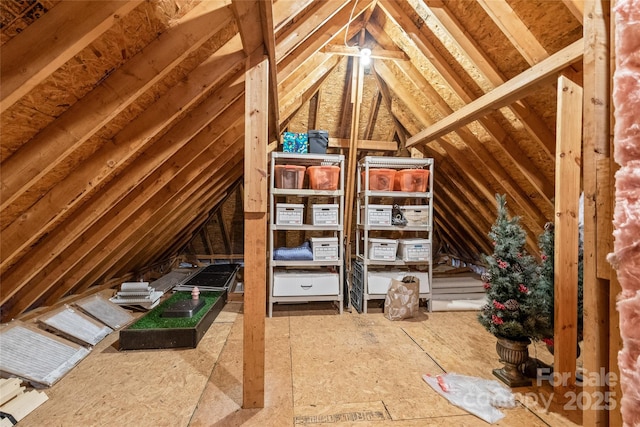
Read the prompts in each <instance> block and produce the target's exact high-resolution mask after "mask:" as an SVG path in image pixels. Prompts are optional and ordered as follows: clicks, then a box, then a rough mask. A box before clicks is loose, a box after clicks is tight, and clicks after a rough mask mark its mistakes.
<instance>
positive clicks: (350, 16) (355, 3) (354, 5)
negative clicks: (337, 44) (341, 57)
mask: <svg viewBox="0 0 640 427" xmlns="http://www.w3.org/2000/svg"><path fill="white" fill-rule="evenodd" d="M357 4H358V0H356V1H355V2H354V3H353V7H352V8H351V13H350V14H349V22H347V28H345V30H344V45H345V46H346V47H351V46H349V45H348V44H347V35H349V26H350V25H351V20H352V19H353V12H355V10H356V5H357Z"/></svg>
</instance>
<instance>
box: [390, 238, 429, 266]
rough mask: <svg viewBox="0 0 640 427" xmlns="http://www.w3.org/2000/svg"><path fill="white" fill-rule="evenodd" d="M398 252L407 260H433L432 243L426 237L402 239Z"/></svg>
mask: <svg viewBox="0 0 640 427" xmlns="http://www.w3.org/2000/svg"><path fill="white" fill-rule="evenodd" d="M398 252H399V255H400V258H402V260H403V261H405V262H416V261H417V262H419V261H431V243H430V242H429V240H426V239H400V241H399V243H398Z"/></svg>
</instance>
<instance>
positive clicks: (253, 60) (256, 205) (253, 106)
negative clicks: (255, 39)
mask: <svg viewBox="0 0 640 427" xmlns="http://www.w3.org/2000/svg"><path fill="white" fill-rule="evenodd" d="M246 69H247V71H246V74H247V77H246V79H245V84H246V89H245V93H246V97H245V98H246V107H245V167H244V169H245V171H244V188H245V193H244V212H245V224H244V229H245V238H244V239H245V240H244V248H245V259H244V264H245V270H244V271H245V280H244V283H245V285H244V286H245V287H244V296H245V298H244V322H243V324H244V334H243V336H244V339H243V370H242V371H243V377H242V378H243V379H242V384H243V387H242V407H243V408H262V407H264V363H265V355H264V352H265V341H264V333H265V307H266V304H267V295H266V288H267V278H266V276H267V265H266V257H265V254H266V251H267V244H266V243H267V240H266V238H267V175H268V174H267V145H268V140H267V138H268V125H267V116H266V113H267V111H268V110H269V101H268V100H269V92H268V90H269V63H268V61H267V60H266V59H264V58H260V57H257V56H256V57H249V58H248V59H247V67H246Z"/></svg>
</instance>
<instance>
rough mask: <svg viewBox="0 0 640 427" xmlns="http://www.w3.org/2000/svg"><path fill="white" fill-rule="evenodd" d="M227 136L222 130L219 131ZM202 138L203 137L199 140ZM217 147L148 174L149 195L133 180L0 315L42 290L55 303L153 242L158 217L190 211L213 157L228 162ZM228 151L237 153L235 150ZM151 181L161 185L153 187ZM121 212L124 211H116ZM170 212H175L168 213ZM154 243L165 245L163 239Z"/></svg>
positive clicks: (180, 215) (28, 302)
mask: <svg viewBox="0 0 640 427" xmlns="http://www.w3.org/2000/svg"><path fill="white" fill-rule="evenodd" d="M226 136H227V135H226V134H225V135H224V136H223V137H226ZM208 141H209V142H210V143H211V142H212V141H213V142H215V138H213V140H212V139H211V138H209V139H208ZM202 142H204V141H199V143H202ZM220 145H221V146H224V145H225V144H224V143H221V144H220ZM187 151H190V150H187ZM216 151H217V150H215V149H213V148H209V149H208V150H207V151H205V152H202V153H201V154H200V156H195V157H194V160H195V165H196V166H195V167H187V166H189V163H188V162H186V163H185V170H183V171H181V172H180V173H179V174H178V175H176V176H174V177H173V178H169V179H163V178H166V177H167V174H171V173H172V172H173V171H172V170H171V169H172V168H171V167H169V166H167V167H165V168H164V169H165V170H164V171H163V172H162V173H161V174H154V175H151V176H150V177H149V178H148V179H147V180H146V181H148V183H149V188H150V192H151V193H152V195H153V197H151V198H148V195H147V194H146V189H147V188H148V187H147V186H145V184H146V182H145V183H142V184H141V185H139V186H137V187H136V190H135V192H134V193H133V194H130V195H129V196H128V197H127V198H126V199H125V200H123V201H121V202H120V203H118V204H117V205H116V206H115V207H114V209H115V210H116V212H112V213H111V215H109V216H107V217H104V218H102V220H101V221H100V222H99V223H97V224H95V225H94V226H93V227H92V228H90V229H88V230H87V232H86V233H85V234H84V235H79V236H77V237H76V241H74V242H73V245H72V246H70V247H69V248H68V249H67V250H65V251H64V252H63V253H62V254H61V255H60V256H58V257H56V258H55V259H53V260H50V261H49V262H48V263H47V269H46V270H42V271H41V272H40V273H39V274H38V275H36V276H35V277H33V278H32V279H31V281H30V282H26V283H25V285H24V286H22V287H21V289H20V291H19V292H18V293H16V294H15V295H14V297H12V299H11V300H10V302H9V303H7V304H5V303H3V313H2V314H3V321H4V319H5V317H6V318H8V319H10V318H12V317H13V316H16V315H17V314H19V313H21V312H22V311H24V310H26V309H28V308H29V307H30V306H31V305H32V304H33V303H34V302H35V301H36V300H38V299H39V298H40V297H41V296H42V295H43V294H45V295H46V298H45V302H46V303H47V304H54V303H55V302H57V301H58V300H59V299H60V298H62V297H63V296H64V295H66V294H68V293H71V292H76V291H77V292H83V291H84V290H86V289H88V288H89V287H90V286H92V285H93V284H94V283H96V282H97V281H99V280H100V278H101V277H103V276H104V274H106V272H108V271H111V272H112V273H113V269H114V266H115V265H116V263H117V262H118V261H121V260H125V261H126V262H128V263H129V264H130V265H131V263H132V257H133V255H132V254H129V255H128V256H124V254H123V251H124V252H127V251H128V250H133V251H136V252H141V251H144V250H146V249H147V248H148V247H150V246H152V245H154V244H155V243H156V240H157V236H153V235H149V234H150V233H153V231H154V228H155V227H156V226H157V224H158V223H160V224H164V223H172V224H173V223H176V222H179V221H181V220H182V219H183V218H184V217H188V214H189V211H186V212H183V209H185V206H188V203H187V202H188V201H189V198H190V197H194V196H193V192H194V191H196V189H199V188H200V187H202V185H203V183H202V181H204V182H208V181H210V175H209V174H211V173H215V171H216V168H212V167H211V164H212V163H214V162H216V163H217V164H220V165H226V164H227V163H229V160H232V159H233V156H230V157H229V158H225V157H224V156H225V155H226V153H224V154H222V157H219V156H220V155H221V153H220V152H217V153H216ZM227 151H228V152H229V153H230V154H236V153H234V152H233V150H227ZM238 152H240V151H239V150H238ZM236 157H237V156H236ZM212 171H213V172H212ZM202 174H206V177H205V179H203V180H200V181H199V178H198V177H199V176H200V175H202ZM155 178H160V179H155ZM154 186H156V187H160V189H158V188H153V187H154ZM137 196H139V197H137ZM120 212H122V216H120V215H119V213H120ZM168 214H171V215H177V216H176V217H171V218H167V215H168ZM122 217H123V218H122ZM105 230H106V231H105ZM158 243H159V244H160V245H163V244H164V243H165V242H158ZM141 248H143V249H141ZM87 260H91V262H88V261H87ZM125 271H130V270H129V269H125ZM117 274H120V273H119V272H118V273H117Z"/></svg>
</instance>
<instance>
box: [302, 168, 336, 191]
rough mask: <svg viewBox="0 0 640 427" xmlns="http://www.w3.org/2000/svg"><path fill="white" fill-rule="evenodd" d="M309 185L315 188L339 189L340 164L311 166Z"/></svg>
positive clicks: (308, 169)
mask: <svg viewBox="0 0 640 427" xmlns="http://www.w3.org/2000/svg"><path fill="white" fill-rule="evenodd" d="M307 171H308V172H309V187H310V188H312V189H314V190H337V189H338V180H339V179H340V166H309V167H308V168H307Z"/></svg>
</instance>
